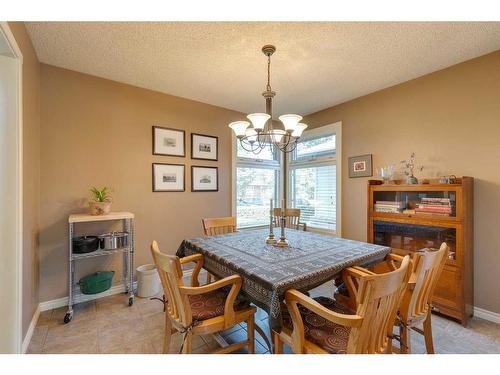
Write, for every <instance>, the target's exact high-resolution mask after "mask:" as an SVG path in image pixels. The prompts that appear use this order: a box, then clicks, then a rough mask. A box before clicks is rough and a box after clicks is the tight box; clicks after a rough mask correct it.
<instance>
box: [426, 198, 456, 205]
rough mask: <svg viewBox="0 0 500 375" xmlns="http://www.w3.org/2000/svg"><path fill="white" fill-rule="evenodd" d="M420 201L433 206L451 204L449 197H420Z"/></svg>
mask: <svg viewBox="0 0 500 375" xmlns="http://www.w3.org/2000/svg"><path fill="white" fill-rule="evenodd" d="M420 203H421V204H428V205H433V206H451V200H450V198H422V199H421V200H420Z"/></svg>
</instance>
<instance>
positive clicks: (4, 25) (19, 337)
mask: <svg viewBox="0 0 500 375" xmlns="http://www.w3.org/2000/svg"><path fill="white" fill-rule="evenodd" d="M0 33H1V34H2V35H3V37H4V38H5V39H6V40H7V43H8V44H9V47H10V49H11V52H12V54H13V55H14V58H15V59H16V60H17V95H18V98H17V132H16V133H15V139H14V140H12V141H13V142H15V143H16V144H17V157H16V160H15V163H16V168H15V169H16V182H17V194H16V196H15V200H16V212H15V215H13V216H14V220H15V228H16V235H15V236H16V246H15V250H14V251H15V254H14V257H15V258H16V260H15V262H16V265H17V267H16V271H15V272H16V274H17V275H16V276H17V277H16V280H15V285H16V287H15V292H14V294H15V295H16V297H17V298H16V299H17V300H16V301H15V305H16V308H17V314H16V315H15V316H16V318H15V321H14V322H12V324H13V326H14V327H15V331H16V334H15V343H14V345H13V346H14V347H15V351H16V353H22V344H23V332H22V331H23V323H22V315H23V309H22V307H23V102H22V98H23V90H22V89H23V54H22V52H21V49H20V48H19V46H18V44H17V41H16V39H15V38H14V34H12V31H11V29H10V27H9V24H8V22H5V21H1V22H0Z"/></svg>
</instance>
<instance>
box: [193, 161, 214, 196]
mask: <svg viewBox="0 0 500 375" xmlns="http://www.w3.org/2000/svg"><path fill="white" fill-rule="evenodd" d="M218 190H219V170H218V168H217V167H197V166H194V165H193V166H191V191H218Z"/></svg>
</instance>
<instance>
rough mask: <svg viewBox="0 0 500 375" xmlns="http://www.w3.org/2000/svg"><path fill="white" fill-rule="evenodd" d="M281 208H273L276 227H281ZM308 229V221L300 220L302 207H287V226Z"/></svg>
mask: <svg viewBox="0 0 500 375" xmlns="http://www.w3.org/2000/svg"><path fill="white" fill-rule="evenodd" d="M281 213H282V209H281V208H274V209H273V222H274V226H275V227H281ZM300 227H302V228H303V230H304V231H305V230H306V223H301V222H300V208H285V228H291V229H297V230H299V229H300Z"/></svg>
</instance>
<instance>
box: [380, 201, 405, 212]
mask: <svg viewBox="0 0 500 375" xmlns="http://www.w3.org/2000/svg"><path fill="white" fill-rule="evenodd" d="M374 208H375V211H376V212H397V213H399V212H401V211H402V210H403V209H404V208H405V203H404V202H399V201H376V202H375V205H374Z"/></svg>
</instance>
